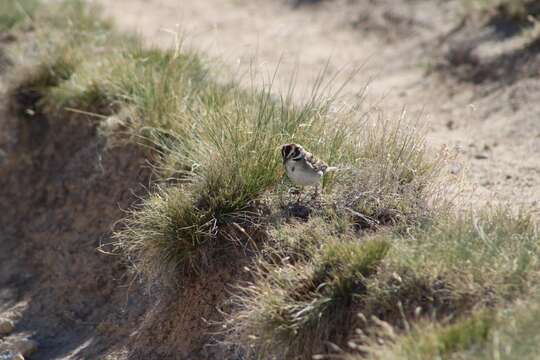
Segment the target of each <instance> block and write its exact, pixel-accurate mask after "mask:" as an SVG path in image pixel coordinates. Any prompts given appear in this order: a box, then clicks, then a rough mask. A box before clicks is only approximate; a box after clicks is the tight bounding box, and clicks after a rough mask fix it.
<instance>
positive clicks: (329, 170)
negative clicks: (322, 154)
mask: <svg viewBox="0 0 540 360" xmlns="http://www.w3.org/2000/svg"><path fill="white" fill-rule="evenodd" d="M339 170H340V168H338V167H336V166H329V167H327V168H326V169H325V170H324V172H332V171H339Z"/></svg>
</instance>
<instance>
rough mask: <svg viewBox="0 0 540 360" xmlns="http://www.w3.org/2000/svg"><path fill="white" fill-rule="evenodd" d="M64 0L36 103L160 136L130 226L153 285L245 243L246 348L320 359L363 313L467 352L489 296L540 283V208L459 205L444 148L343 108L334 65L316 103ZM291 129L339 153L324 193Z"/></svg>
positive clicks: (327, 154)
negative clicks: (286, 167) (294, 153)
mask: <svg viewBox="0 0 540 360" xmlns="http://www.w3.org/2000/svg"><path fill="white" fill-rule="evenodd" d="M59 6H60V5H59ZM58 9H59V8H55V7H54V6H53V5H51V6H50V7H47V8H43V9H41V10H39V11H37V12H36V13H35V15H34V16H33V18H32V20H31V21H33V22H35V23H36V24H39V26H35V29H34V30H33V34H32V36H29V37H28V38H29V39H28V40H27V41H26V42H25V43H24V46H22V47H21V48H19V49H18V50H17V51H16V52H15V55H13V56H14V57H15V58H16V57H17V56H19V59H26V60H25V61H26V64H24V65H21V66H19V70H18V74H17V75H16V76H15V77H14V79H13V88H12V94H13V96H14V98H16V99H17V101H18V102H19V104H20V107H21V108H20V110H22V112H23V113H25V114H28V113H35V112H40V113H43V114H47V116H58V117H61V116H65V115H66V114H73V113H77V114H79V115H80V116H81V119H89V118H93V119H99V121H100V122H102V125H103V127H104V128H107V127H114V128H116V129H117V131H122V132H124V133H125V134H127V137H128V138H129V139H130V141H136V142H139V143H141V144H142V145H143V146H146V147H147V148H148V156H149V158H150V159H151V161H152V164H153V165H154V167H155V173H156V176H155V178H156V181H155V184H153V186H152V188H151V189H150V193H149V195H148V197H147V198H146V199H143V201H142V204H141V205H140V207H138V208H136V209H132V210H131V211H130V213H129V214H128V215H127V216H126V219H125V221H124V222H123V223H122V224H120V226H119V227H118V229H117V231H116V233H115V242H114V245H115V247H116V250H117V251H118V252H119V253H121V254H122V255H123V256H125V257H126V259H128V262H129V265H130V268H131V269H132V270H133V271H134V273H135V274H136V275H137V276H139V277H140V278H141V279H142V281H144V282H145V283H146V284H148V285H152V286H158V287H163V286H165V287H172V288H173V289H174V288H175V287H176V286H178V285H180V286H181V285H182V284H183V282H184V280H185V279H186V278H189V279H195V280H196V279H197V278H198V277H202V276H205V275H206V273H207V272H209V271H211V269H210V268H211V266H210V265H211V264H212V262H213V261H214V260H215V259H216V258H217V257H218V256H223V254H226V253H227V249H228V248H230V247H233V248H241V249H244V250H245V254H246V258H249V259H251V260H252V262H251V264H252V265H251V266H249V270H250V271H249V274H250V275H249V279H248V281H247V283H239V284H237V286H236V287H235V290H234V291H233V294H232V296H231V297H232V298H231V303H232V306H231V310H230V312H229V313H228V314H227V315H226V316H225V320H224V323H223V325H224V328H225V330H224V333H225V336H226V337H227V340H228V341H230V342H233V343H234V344H235V345H237V346H240V347H241V348H242V349H244V351H245V352H247V353H251V354H253V355H258V356H259V357H261V358H269V357H277V358H306V359H307V358H310V357H311V356H312V355H313V354H317V353H328V352H331V351H332V350H333V349H334V348H335V346H330V345H329V344H331V343H334V344H339V345H340V346H344V345H345V344H346V343H347V340H349V339H350V338H351V336H352V333H353V331H354V329H362V331H363V332H364V333H365V334H367V335H366V336H367V340H366V339H362V340H361V344H360V345H358V346H356V345H355V348H358V349H360V348H365V347H367V348H369V349H370V350H369V351H368V352H369V353H370V354H371V353H373V354H375V353H377V354H379V353H381V351H382V353H384V352H385V351H391V352H392V351H393V352H395V353H397V352H398V351H409V350H407V349H408V348H407V346H408V345H407V344H409V343H411V344H412V345H418V344H424V343H425V344H426V345H425V348H426V349H427V350H426V354H433V351H439V354H441V356H442V355H445V354H447V353H453V352H459V351H468V349H470V348H472V347H476V346H484V344H486V339H487V338H488V335H486V332H488V330H486V329H487V328H491V327H493V326H497V325H496V324H497V322H496V321H494V322H491V320H490V319H491V316H492V315H491V312H490V311H488V310H486V309H497V311H498V309H502V308H504V307H505V306H508V304H511V303H512V302H513V301H515V300H516V299H519V298H520V297H523V296H525V295H526V294H528V293H530V292H531V291H533V289H535V288H536V282H535V278H536V276H535V275H536V274H537V272H538V264H537V259H538V255H539V252H538V241H539V237H538V232H537V229H536V226H535V224H534V222H533V221H532V220H531V219H530V217H529V216H527V215H526V214H522V215H514V214H511V213H508V212H503V211H500V210H489V209H488V210H485V211H483V212H482V213H481V214H472V213H466V214H465V215H460V216H458V215H455V214H453V213H452V212H451V211H449V210H448V209H447V208H446V204H445V203H444V202H443V201H442V200H440V199H439V197H438V196H437V195H438V194H439V192H440V191H441V183H440V175H441V173H442V171H443V166H444V154H435V155H434V154H430V153H429V151H428V150H427V149H426V146H425V142H424V138H423V135H422V131H421V130H420V129H419V128H418V127H416V126H414V123H412V122H410V121H408V120H406V119H405V118H400V119H395V120H392V119H387V118H385V117H384V115H383V114H381V113H379V112H376V111H369V112H367V113H365V112H360V111H359V110H358V108H353V109H346V108H340V107H339V106H338V104H339V102H338V101H337V96H336V94H328V93H327V92H325V90H324V89H326V88H327V87H328V86H330V87H331V85H333V84H331V83H330V84H326V83H325V81H324V77H322V78H321V79H319V80H318V81H317V82H316V83H315V85H314V88H313V92H312V93H311V94H309V96H306V97H305V99H306V100H305V101H304V102H297V101H293V96H292V93H291V94H286V95H284V96H278V95H275V94H274V92H273V91H272V88H271V86H270V85H269V86H268V87H266V88H263V89H259V90H253V89H251V90H246V89H243V88H241V87H240V86H239V85H238V84H237V83H236V82H235V81H234V80H224V79H227V78H226V77H224V76H223V74H218V73H217V72H216V71H215V70H214V69H213V68H212V66H211V64H210V63H208V61H207V60H205V58H204V57H202V56H201V55H200V54H197V53H196V52H193V51H184V50H182V48H181V46H180V44H177V47H176V48H174V49H171V50H160V49H153V48H149V47H147V46H144V45H143V44H142V41H141V40H140V39H138V38H137V37H134V36H129V35H124V34H119V33H118V32H116V31H115V30H114V27H113V25H112V24H111V23H110V22H109V21H105V20H102V19H101V17H100V16H99V13H98V12H97V10H96V9H94V8H93V7H91V6H87V5H85V4H84V3H82V2H78V1H69V2H66V3H64V4H62V5H61V10H58ZM15 29H16V30H15V31H21V32H24V31H26V30H24V27H21V29H20V30H17V26H15ZM17 54H19V55H17ZM218 79H219V80H218ZM330 81H331V79H330ZM336 108H338V109H337V110H336ZM289 142H298V143H300V144H302V145H304V146H305V147H306V148H307V149H308V150H309V151H311V152H313V153H315V154H316V155H317V156H318V157H320V158H322V159H324V160H325V161H327V162H328V163H330V164H331V165H333V166H337V167H338V168H339V169H340V170H339V171H338V172H337V173H336V174H333V175H332V176H328V177H327V178H325V179H324V182H323V194H322V196H321V197H320V198H317V199H312V200H308V197H304V200H301V201H300V202H297V201H296V199H295V198H294V197H292V196H291V195H290V194H289V193H288V189H289V188H290V187H291V184H290V183H289V182H288V180H287V179H286V178H285V177H284V174H283V170H282V164H281V159H280V152H279V146H280V145H281V144H283V143H289ZM216 305H217V304H216ZM512 306H513V305H512ZM358 313H362V314H364V315H363V317H357V316H356V314H358ZM468 314H473V320H471V321H468V322H467V321H465V320H463V319H464V315H468ZM448 319H451V320H448ZM474 319H477V320H474ZM409 322H413V323H414V326H411V325H410V324H409ZM382 323H384V324H387V323H388V324H391V326H393V327H394V328H395V329H397V331H398V333H400V334H401V333H403V334H404V335H403V336H402V337H399V336H397V335H396V336H395V337H394V338H393V339H392V341H391V342H389V344H390V345H389V346H388V347H384V348H382V350H381V349H379V348H378V347H376V346H375V345H373V344H372V343H371V340H370V339H376V338H377V336H379V335H378V334H377V331H375V330H376V329H378V328H379V327H380V326H381V324H382ZM389 326H390V325H389ZM412 328H414V329H412ZM417 332H418V334H417ZM469 332H470V333H472V334H474V336H465V335H466V334H468V333H469ZM462 333H463V334H465V335H463V334H462ZM456 334H457V335H456ZM419 336H420V337H422V336H425V340H422V341H415V340H414V339H416V338H417V337H419ZM508 336H511V335H508ZM410 338H413V340H410ZM464 338H466V339H464ZM400 344H405V345H403V348H404V349H405V350H402V346H401V345H400ZM418 346H420V345H418ZM422 346H423V345H422ZM372 348H373V349H374V350H373V349H372ZM396 349H397V350H396ZM433 349H435V350H433ZM379 350H380V351H379ZM414 351H416V350H414ZM392 354H393V353H392ZM377 356H378V355H377ZM404 356H405V355H404ZM426 356H427V355H426Z"/></svg>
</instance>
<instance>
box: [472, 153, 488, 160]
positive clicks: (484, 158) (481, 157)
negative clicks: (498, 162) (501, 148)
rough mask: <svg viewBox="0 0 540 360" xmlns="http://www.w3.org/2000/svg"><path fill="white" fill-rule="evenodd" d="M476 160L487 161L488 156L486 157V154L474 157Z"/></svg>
mask: <svg viewBox="0 0 540 360" xmlns="http://www.w3.org/2000/svg"><path fill="white" fill-rule="evenodd" d="M474 158H475V159H478V160H486V159H487V158H488V157H487V155H484V154H476V155H474Z"/></svg>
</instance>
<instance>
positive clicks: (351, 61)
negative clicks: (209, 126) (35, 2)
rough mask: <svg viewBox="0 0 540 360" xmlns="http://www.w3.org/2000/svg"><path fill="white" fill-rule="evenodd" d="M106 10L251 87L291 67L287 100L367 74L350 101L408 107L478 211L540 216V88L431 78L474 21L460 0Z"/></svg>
mask: <svg viewBox="0 0 540 360" xmlns="http://www.w3.org/2000/svg"><path fill="white" fill-rule="evenodd" d="M98 2H99V3H101V5H103V6H104V8H105V10H106V11H105V12H106V14H107V15H109V16H112V17H114V18H115V20H116V21H117V23H118V24H119V26H120V27H121V28H122V29H126V30H136V31H138V32H140V33H141V34H142V35H144V37H145V38H146V39H147V40H148V42H149V43H152V44H157V45H159V46H172V45H173V44H174V35H172V34H171V32H172V33H175V32H176V33H181V34H182V37H183V38H184V41H183V46H188V47H191V48H195V49H198V50H201V51H203V52H205V53H206V54H208V55H209V56H210V57H215V58H218V59H220V60H221V61H222V62H223V63H224V65H225V66H226V67H228V68H229V69H230V70H232V71H233V72H234V73H236V74H238V76H240V77H241V78H242V80H243V82H244V84H245V85H246V86H251V81H250V79H252V76H250V75H249V74H250V73H252V72H253V71H254V70H253V69H255V70H256V72H257V73H258V74H259V75H260V76H259V78H258V79H261V78H263V79H264V78H266V79H268V77H269V76H270V75H271V74H273V72H274V71H275V69H276V68H279V72H278V75H277V80H276V82H275V83H276V85H275V86H274V88H275V89H276V91H282V90H283V89H286V88H287V86H288V85H289V84H290V81H291V78H293V77H295V76H296V85H297V86H296V88H297V90H298V93H299V94H303V93H305V91H306V89H310V88H311V86H312V84H313V81H314V79H315V78H316V77H317V74H318V73H319V72H320V71H321V70H322V69H323V68H324V67H325V66H326V65H327V66H328V73H329V74H334V73H336V72H338V71H342V73H343V74H347V73H350V71H351V69H353V68H358V67H360V68H361V71H360V73H359V75H357V76H356V77H355V79H354V80H353V81H352V82H351V83H349V84H348V86H347V87H346V91H347V92H348V93H356V92H359V91H362V90H363V89H364V88H365V87H366V85H368V84H369V86H368V89H367V96H366V99H365V100H364V101H365V102H366V106H368V107H371V106H377V107H380V108H382V109H383V110H384V111H385V112H386V113H387V114H388V116H397V113H398V112H399V111H401V110H402V109H403V108H406V109H407V111H408V112H409V113H410V114H411V115H410V116H412V117H418V118H420V119H421V121H422V122H424V123H425V124H426V125H427V127H428V129H429V133H428V141H429V144H430V145H431V146H433V147H434V149H439V148H440V147H441V146H448V148H449V149H451V151H452V152H455V153H456V154H457V157H456V161H457V162H456V164H454V165H452V168H453V170H454V171H455V170H456V169H463V170H465V171H466V175H467V178H468V179H469V180H468V185H469V186H468V189H469V190H468V192H467V196H466V197H465V198H463V199H462V200H461V201H464V202H466V203H469V202H470V203H472V204H476V205H477V206H478V205H479V204H482V205H483V204H485V203H486V201H487V202H490V201H494V200H495V199H496V200H497V201H510V202H511V203H512V204H513V205H514V206H521V205H525V206H533V207H535V208H539V200H540V156H538V153H539V151H540V105H538V104H539V102H538V98H539V97H540V85H539V83H538V80H537V79H529V78H524V79H519V81H515V82H513V83H512V82H508V81H507V80H506V79H505V76H504V75H505V74H504V73H503V74H502V75H503V76H501V77H500V78H497V77H495V79H494V81H492V83H495V85H493V84H475V83H474V82H467V81H464V82H459V81H455V80H454V79H445V78H444V76H440V75H428V73H429V69H430V68H431V67H433V66H434V65H435V64H436V63H437V61H439V57H440V56H441V54H444V52H445V50H446V49H447V48H448V46H449V45H448V44H451V40H453V37H452V36H453V35H454V33H457V34H458V35H459V32H457V31H455V30H456V29H459V28H458V25H459V23H460V21H461V19H462V18H463V16H462V15H463V11H464V10H463V8H462V5H461V4H462V2H460V1H459V0H452V1H426V0H419V1H414V2H412V1H411V2H406V3H404V5H401V6H395V4H394V2H392V1H390V0H377V1H370V2H367V1H366V2H361V1H345V0H334V1H323V2H314V1H311V2H310V1H296V2H294V3H293V2H286V1H284V0H283V1H277V0H276V1H262V0H257V1H248V0H226V1H221V0H203V1H173V0H150V1H148V0H117V1H106V0H98ZM303 3H306V4H303ZM311 3H316V4H311ZM476 30H477V31H476V32H475V28H474V27H473V28H472V29H471V27H470V26H469V27H468V31H465V36H467V37H468V38H472V37H474V36H472V35H471V34H478V33H480V34H483V36H484V37H483V38H480V39H479V41H482V43H481V46H479V50H482V51H484V53H486V54H485V57H486V58H489V57H491V56H493V54H496V55H497V53H498V55H500V54H503V53H504V52H505V51H508V50H507V49H510V50H512V46H513V45H512V42H511V41H505V40H504V39H501V38H500V37H498V36H497V34H491V35H490V34H489V29H487V30H486V29H484V28H480V29H476ZM457 38H458V39H459V36H457ZM514 42H516V41H514ZM485 49H489V51H486V50H485ZM483 56H484V55H483ZM524 56H525V55H524ZM495 65H496V64H495ZM502 70H503V71H504V70H505V69H502ZM506 71H507V72H509V71H513V70H512V68H511V67H509V68H507V69H506ZM261 75H262V76H261ZM260 83H261V81H258V82H256V85H255V86H260Z"/></svg>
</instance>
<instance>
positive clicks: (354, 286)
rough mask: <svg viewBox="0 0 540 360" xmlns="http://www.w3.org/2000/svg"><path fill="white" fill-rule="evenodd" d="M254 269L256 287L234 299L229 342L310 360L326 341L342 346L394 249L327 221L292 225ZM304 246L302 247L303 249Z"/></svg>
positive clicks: (277, 235)
mask: <svg viewBox="0 0 540 360" xmlns="http://www.w3.org/2000/svg"><path fill="white" fill-rule="evenodd" d="M273 234H274V236H275V238H274V239H273V242H271V244H273V245H270V246H269V247H268V248H267V249H265V251H263V254H265V255H264V256H263V257H262V258H261V259H260V260H259V262H258V264H257V266H255V268H254V270H253V271H254V277H255V279H254V281H253V283H249V284H247V285H246V286H243V287H241V288H240V289H239V292H238V294H237V295H235V296H234V299H235V300H236V301H235V304H236V306H237V309H236V310H235V312H234V313H233V314H231V316H230V318H229V319H228V321H227V324H228V326H229V328H228V331H229V335H230V339H232V340H233V341H234V342H236V343H240V344H242V345H244V346H245V348H247V349H251V350H252V351H253V353H254V354H256V356H258V357H259V358H267V357H271V356H276V357H277V358H310V357H311V354H314V353H316V352H317V351H322V350H323V347H324V344H325V342H326V341H328V340H330V339H331V340H332V341H340V340H343V338H344V337H345V336H346V335H347V332H348V329H349V328H350V326H351V324H350V321H351V320H352V319H353V317H352V316H351V315H352V309H353V304H354V302H355V296H356V295H358V294H361V293H362V292H363V291H365V289H366V288H365V282H366V279H367V278H369V277H370V276H372V275H373V274H375V273H376V271H377V268H378V266H379V264H380V263H381V261H382V260H383V259H384V257H385V256H386V253H387V251H388V249H389V243H387V242H385V241H381V240H369V239H368V240H364V241H362V242H360V241H359V240H358V239H357V238H356V236H355V235H354V234H353V233H352V232H350V231H347V232H345V233H340V231H339V230H336V229H335V228H333V225H331V224H329V223H326V222H324V221H323V220H322V219H313V220H310V221H309V222H307V223H302V224H290V225H286V226H283V227H281V228H279V229H276V230H275V231H274V233H273ZM300 242H301V243H300Z"/></svg>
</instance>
